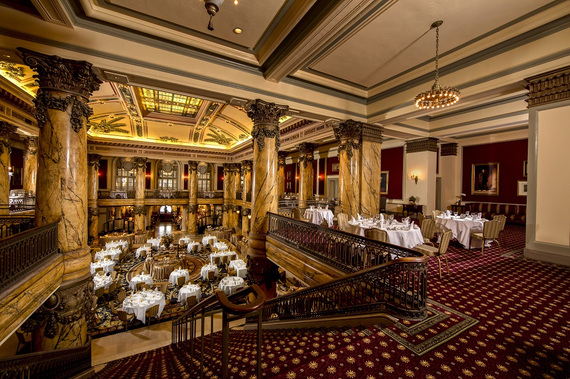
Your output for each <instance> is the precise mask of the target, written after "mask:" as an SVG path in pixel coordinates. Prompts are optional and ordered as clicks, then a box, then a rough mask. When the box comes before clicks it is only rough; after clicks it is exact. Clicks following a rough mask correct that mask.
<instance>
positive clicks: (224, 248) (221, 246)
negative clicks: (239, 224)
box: [214, 242, 228, 251]
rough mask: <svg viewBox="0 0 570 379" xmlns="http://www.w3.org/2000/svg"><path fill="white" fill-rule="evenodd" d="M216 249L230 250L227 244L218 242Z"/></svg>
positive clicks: (215, 245)
mask: <svg viewBox="0 0 570 379" xmlns="http://www.w3.org/2000/svg"><path fill="white" fill-rule="evenodd" d="M214 247H215V248H216V249H218V251H224V250H228V245H226V243H225V242H216V243H215V244H214Z"/></svg>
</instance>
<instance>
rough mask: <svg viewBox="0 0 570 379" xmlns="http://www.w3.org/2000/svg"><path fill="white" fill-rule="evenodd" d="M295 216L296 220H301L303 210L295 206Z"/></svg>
mask: <svg viewBox="0 0 570 379" xmlns="http://www.w3.org/2000/svg"><path fill="white" fill-rule="evenodd" d="M293 218H294V219H295V220H301V219H302V217H301V211H300V210H299V208H293Z"/></svg>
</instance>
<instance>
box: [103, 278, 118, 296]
mask: <svg viewBox="0 0 570 379" xmlns="http://www.w3.org/2000/svg"><path fill="white" fill-rule="evenodd" d="M116 289H117V283H115V282H112V283H111V284H109V287H107V288H106V289H105V291H104V292H103V293H104V295H105V296H106V297H107V299H109V300H111V295H112V294H113V293H114V292H115V291H116Z"/></svg>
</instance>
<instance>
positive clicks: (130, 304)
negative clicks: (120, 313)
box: [123, 290, 166, 323]
mask: <svg viewBox="0 0 570 379" xmlns="http://www.w3.org/2000/svg"><path fill="white" fill-rule="evenodd" d="M156 304H158V316H159V317H160V314H161V313H162V311H163V310H164V306H165V305H166V300H165V299H164V294H163V293H162V292H160V291H155V290H143V291H139V292H136V293H134V294H132V295H129V296H127V297H126V298H125V300H124V301H123V310H124V311H125V312H127V313H134V315H135V317H136V319H137V320H140V321H142V322H143V323H146V314H145V313H146V311H147V310H148V309H149V308H150V307H152V306H154V305H156Z"/></svg>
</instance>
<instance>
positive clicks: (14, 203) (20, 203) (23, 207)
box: [9, 195, 36, 212]
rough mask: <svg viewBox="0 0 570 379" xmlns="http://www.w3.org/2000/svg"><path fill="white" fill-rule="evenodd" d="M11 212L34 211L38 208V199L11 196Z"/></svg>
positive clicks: (27, 196) (29, 196) (26, 196)
mask: <svg viewBox="0 0 570 379" xmlns="http://www.w3.org/2000/svg"><path fill="white" fill-rule="evenodd" d="M9 202H10V207H9V208H10V212H26V211H33V210H34V209H35V208H36V197H35V196H31V195H24V196H10V198H9Z"/></svg>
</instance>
